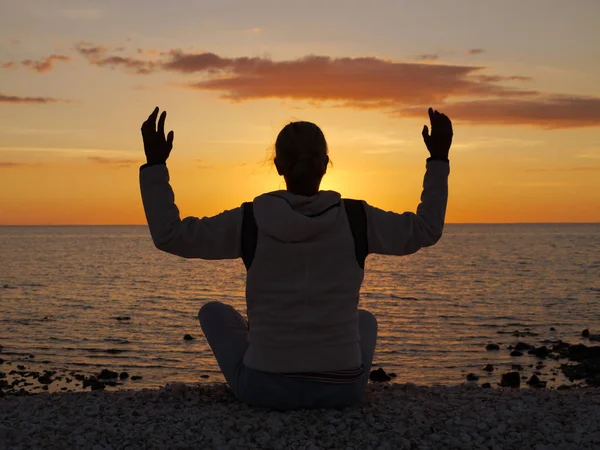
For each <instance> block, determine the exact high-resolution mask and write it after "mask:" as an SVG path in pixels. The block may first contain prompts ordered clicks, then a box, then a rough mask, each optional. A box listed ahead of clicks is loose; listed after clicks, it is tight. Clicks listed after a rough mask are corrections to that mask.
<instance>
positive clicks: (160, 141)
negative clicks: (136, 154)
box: [142, 106, 173, 164]
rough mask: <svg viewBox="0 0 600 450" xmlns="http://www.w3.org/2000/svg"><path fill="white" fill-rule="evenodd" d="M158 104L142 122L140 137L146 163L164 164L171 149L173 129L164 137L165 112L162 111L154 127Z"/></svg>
mask: <svg viewBox="0 0 600 450" xmlns="http://www.w3.org/2000/svg"><path fill="white" fill-rule="evenodd" d="M157 116H158V106H157V107H156V108H154V111H152V114H150V115H149V116H148V119H147V120H146V121H145V122H144V123H143V124H142V139H143V140H144V152H145V153H146V161H147V162H148V164H164V163H166V162H167V158H168V157H169V154H170V153H171V150H172V149H173V131H169V135H168V136H167V137H166V138H165V119H166V118H167V112H166V111H163V112H162V114H161V115H160V118H159V119H158V130H157V128H156V117H157Z"/></svg>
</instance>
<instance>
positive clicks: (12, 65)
mask: <svg viewBox="0 0 600 450" xmlns="http://www.w3.org/2000/svg"><path fill="white" fill-rule="evenodd" d="M2 68H3V69H16V68H17V63H16V62H14V61H9V62H5V63H2Z"/></svg>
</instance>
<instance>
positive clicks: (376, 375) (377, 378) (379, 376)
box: [369, 367, 392, 383]
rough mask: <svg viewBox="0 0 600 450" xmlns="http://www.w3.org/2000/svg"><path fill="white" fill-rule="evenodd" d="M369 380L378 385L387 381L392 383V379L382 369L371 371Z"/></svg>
mask: <svg viewBox="0 0 600 450" xmlns="http://www.w3.org/2000/svg"><path fill="white" fill-rule="evenodd" d="M369 379H370V380H371V381H374V382H376V383H383V382H386V381H390V380H391V379H392V378H391V377H390V376H389V375H388V374H387V373H385V370H383V369H382V368H381V367H380V368H379V369H375V370H372V371H371V373H370V374H369Z"/></svg>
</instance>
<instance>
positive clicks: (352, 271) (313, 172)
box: [140, 108, 453, 409]
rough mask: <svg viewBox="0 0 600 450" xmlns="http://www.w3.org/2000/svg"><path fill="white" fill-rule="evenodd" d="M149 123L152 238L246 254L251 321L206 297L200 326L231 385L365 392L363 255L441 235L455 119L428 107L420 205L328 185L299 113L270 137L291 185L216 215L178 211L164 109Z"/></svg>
mask: <svg viewBox="0 0 600 450" xmlns="http://www.w3.org/2000/svg"><path fill="white" fill-rule="evenodd" d="M157 117H158V108H156V109H155V110H154V111H153V112H152V114H150V117H148V120H146V122H144V124H143V125H142V136H143V140H144V150H145V153H146V157H147V164H144V165H143V166H142V167H141V170H140V185H141V193H142V200H143V203H144V209H145V212H146V219H147V221H148V225H149V228H150V233H151V235H152V239H153V241H154V244H155V245H156V247H157V248H158V249H160V250H163V251H165V252H168V253H172V254H174V255H178V256H181V257H184V258H202V259H227V258H229V259H234V258H243V261H244V264H245V265H246V268H247V279H246V302H247V309H248V321H247V320H246V319H245V318H244V317H243V316H242V315H241V314H240V313H239V312H238V311H236V310H235V309H234V308H233V307H231V306H229V305H227V304H225V303H221V302H210V303H207V304H205V305H204V306H202V308H201V309H200V312H199V313H198V317H199V319H200V326H201V327H202V330H203V332H204V335H205V336H206V339H207V340H208V343H209V345H210V346H211V348H212V350H213V352H214V354H215V357H216V359H217V362H218V363H219V366H220V368H221V370H222V372H223V375H224V376H225V379H226V380H227V383H228V384H229V387H230V388H231V389H232V391H233V392H234V394H235V395H236V396H237V397H238V398H239V399H240V400H242V401H244V402H246V403H249V404H253V405H260V406H266V407H271V408H275V409H293V408H303V407H306V408H311V407H342V406H347V405H352V404H355V403H357V402H358V401H360V400H361V399H362V397H363V394H364V391H365V387H366V385H367V382H368V379H369V371H370V369H371V364H372V361H373V354H374V352H375V343H376V340H377V321H376V320H375V317H374V316H373V314H371V313H370V312H368V311H365V310H362V309H358V301H359V291H360V287H361V284H362V281H363V276H364V261H365V258H366V256H367V255H368V254H371V253H376V254H383V255H407V254H411V253H414V252H416V251H418V250H419V249H420V248H422V247H427V246H430V245H433V244H435V243H436V242H437V241H438V240H439V239H440V237H441V236H442V230H443V227H444V218H445V213H446V204H447V200H448V175H449V172H450V168H449V162H448V152H449V150H450V145H451V143H452V133H453V132H452V124H451V122H450V120H449V119H448V118H447V117H446V116H445V115H443V114H440V113H439V112H437V111H433V110H432V109H431V108H430V109H429V117H430V120H431V134H429V130H428V128H427V126H425V127H424V128H423V132H422V135H423V139H424V141H425V144H426V146H427V148H428V150H429V152H430V155H431V156H430V157H429V158H428V159H427V163H426V172H425V179H424V183H423V192H422V195H421V203H420V204H419V206H418V207H417V212H416V214H415V213H412V212H405V213H403V214H397V213H394V212H387V211H383V210H381V209H378V208H375V207H373V206H370V205H369V204H367V203H366V202H364V201H358V200H349V199H342V198H341V196H340V194H339V193H337V192H334V191H321V190H319V186H320V183H321V179H322V178H323V175H324V174H325V172H326V170H327V165H328V164H329V156H328V150H327V143H326V141H325V136H324V135H323V133H322V132H321V130H320V129H319V127H317V126H316V125H315V124H313V123H310V122H292V123H289V124H288V125H286V126H285V127H284V128H283V129H282V130H281V132H280V133H279V135H278V136H277V140H276V142H275V158H274V162H275V166H276V168H277V172H278V173H279V175H282V176H283V177H284V179H285V182H286V186H287V189H286V190H281V191H275V192H269V193H266V194H263V195H260V196H259V197H257V198H255V199H254V201H253V202H249V203H244V204H243V205H241V206H240V207H238V208H235V209H232V210H228V211H225V212H223V213H221V214H218V215H216V216H214V217H205V218H202V219H199V218H196V217H187V218H185V219H183V220H181V219H180V216H179V210H178V209H177V206H176V205H175V202H174V194H173V190H172V189H171V186H170V185H169V173H168V170H167V166H166V161H167V158H168V157H169V154H170V152H171V149H172V148H173V132H172V131H171V132H169V134H168V136H166V137H165V132H164V124H165V118H166V112H164V111H163V113H162V114H161V115H160V118H159V119H158V129H157V124H156V120H157Z"/></svg>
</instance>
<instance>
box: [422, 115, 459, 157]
mask: <svg viewBox="0 0 600 450" xmlns="http://www.w3.org/2000/svg"><path fill="white" fill-rule="evenodd" d="M429 120H430V121H431V135H430V134H429V129H428V128H427V125H425V126H424V127H423V132H422V133H421V134H422V135H423V140H424V141H425V145H426V146H427V150H429V153H430V154H431V157H432V158H435V159H448V153H449V152H450V146H451V145H452V136H453V134H454V133H453V131H452V122H451V121H450V119H449V118H448V117H447V116H446V115H445V114H442V113H440V112H438V111H434V110H433V109H432V108H429Z"/></svg>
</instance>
